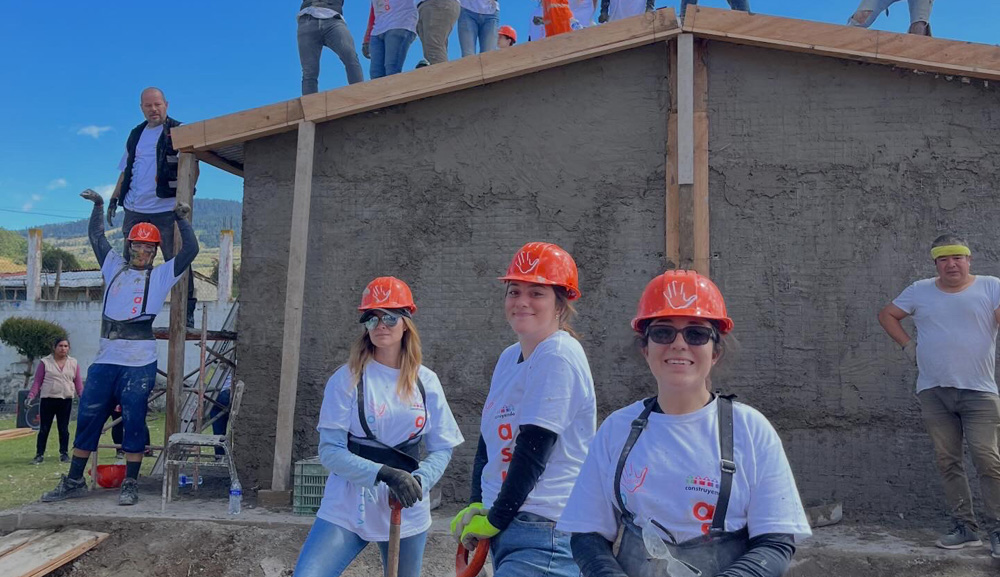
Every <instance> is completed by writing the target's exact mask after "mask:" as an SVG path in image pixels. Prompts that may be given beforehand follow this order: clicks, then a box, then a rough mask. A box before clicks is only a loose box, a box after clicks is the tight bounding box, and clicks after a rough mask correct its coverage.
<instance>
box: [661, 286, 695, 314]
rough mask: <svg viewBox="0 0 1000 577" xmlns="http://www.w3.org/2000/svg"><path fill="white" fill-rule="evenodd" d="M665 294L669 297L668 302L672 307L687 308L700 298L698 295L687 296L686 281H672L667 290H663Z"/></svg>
mask: <svg viewBox="0 0 1000 577" xmlns="http://www.w3.org/2000/svg"><path fill="white" fill-rule="evenodd" d="M663 296H664V297H666V299H667V304H668V305H670V307H671V308H675V309H686V308H688V307H690V306H691V305H693V304H694V303H695V301H697V300H698V295H691V296H687V295H686V294H685V291H684V283H678V282H677V281H671V283H670V284H669V285H667V290H665V291H663Z"/></svg>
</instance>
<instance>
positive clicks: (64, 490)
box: [42, 475, 87, 503]
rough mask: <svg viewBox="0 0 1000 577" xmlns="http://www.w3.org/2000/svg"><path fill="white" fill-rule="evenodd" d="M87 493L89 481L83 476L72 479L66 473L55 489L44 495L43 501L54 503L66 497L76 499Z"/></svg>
mask: <svg viewBox="0 0 1000 577" xmlns="http://www.w3.org/2000/svg"><path fill="white" fill-rule="evenodd" d="M86 494H87V482H86V481H84V480H83V478H82V477H81V478H79V479H70V478H69V477H67V476H66V475H63V476H62V479H60V480H59V484H58V485H56V488H55V489H52V490H51V491H49V492H48V493H46V494H44V495H42V503H54V502H56V501H64V500H66V499H75V498H77V497H83V496H84V495H86Z"/></svg>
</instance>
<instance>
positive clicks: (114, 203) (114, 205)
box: [81, 188, 118, 228]
mask: <svg viewBox="0 0 1000 577" xmlns="http://www.w3.org/2000/svg"><path fill="white" fill-rule="evenodd" d="M87 190H90V189H89V188H88V189H87ZM91 192H93V191H91ZM94 194H97V193H96V192H95V193H94ZM81 196H82V195H81ZM97 196H100V195H99V194H98V195H97ZM94 202H97V201H94ZM101 202H104V199H101ZM116 212H118V199H117V198H113V197H112V199H111V200H109V201H108V227H109V228H110V227H112V226H114V223H113V222H112V221H113V220H114V219H115V213H116Z"/></svg>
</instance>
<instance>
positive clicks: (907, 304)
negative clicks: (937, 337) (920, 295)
mask: <svg viewBox="0 0 1000 577" xmlns="http://www.w3.org/2000/svg"><path fill="white" fill-rule="evenodd" d="M914 293H916V289H915V288H914V285H912V284H911V285H910V286H908V287H906V288H905V289H903V292H901V293H899V296H898V297H896V298H895V299H894V300H893V301H892V304H894V305H896V306H897V307H899V309H900V310H902V311H903V312H904V313H906V314H908V315H912V314H913V311H914V310H916V308H917V306H916V305H917V303H916V302H915V300H914V296H915V294H914Z"/></svg>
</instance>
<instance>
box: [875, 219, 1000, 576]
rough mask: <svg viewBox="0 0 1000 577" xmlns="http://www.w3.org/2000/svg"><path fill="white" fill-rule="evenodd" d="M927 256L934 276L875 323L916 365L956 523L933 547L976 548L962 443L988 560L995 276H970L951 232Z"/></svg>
mask: <svg viewBox="0 0 1000 577" xmlns="http://www.w3.org/2000/svg"><path fill="white" fill-rule="evenodd" d="M931 259H932V260H933V261H934V266H935V267H936V268H937V277H935V278H929V279H924V280H918V281H917V282H915V283H913V284H911V285H910V286H908V287H906V289H905V290H904V291H903V292H902V293H900V295H899V296H898V297H896V299H895V300H893V301H892V303H890V304H888V305H886V306H885V308H883V309H882V311H881V312H880V313H879V315H878V320H879V323H880V324H881V325H882V328H883V329H885V332H886V333H888V334H889V336H890V337H892V339H893V340H894V341H896V343H898V344H899V346H900V347H902V350H903V352H904V353H905V355H906V358H907V359H909V361H910V362H912V363H915V364H916V365H917V398H918V399H919V400H920V411H921V414H922V415H923V419H924V425H925V426H926V427H927V432H928V434H929V435H930V438H931V441H932V442H933V443H934V452H935V454H936V455H937V466H938V469H939V471H940V473H941V478H942V482H943V484H944V492H945V499H946V501H947V504H948V508H949V510H950V513H951V515H952V516H953V517H954V520H955V526H954V528H953V529H952V530H951V531H950V532H948V533H947V534H945V535H942V536H941V538H940V539H938V540H937V543H936V544H937V546H938V547H941V548H944V549H961V548H962V547H969V546H980V545H982V541H981V540H980V539H979V534H978V532H979V524H978V522H977V521H976V515H975V513H974V512H973V510H972V494H971V492H970V490H969V481H968V478H967V477H966V474H965V466H964V462H963V455H962V441H963V438H964V439H965V440H966V442H967V443H968V447H969V453H970V454H971V455H972V462H973V463H974V464H975V466H976V471H977V472H978V473H979V483H980V486H981V488H982V493H983V504H984V507H983V508H984V509H985V513H986V518H987V520H988V523H989V527H988V530H989V536H990V548H991V550H992V555H993V557H994V558H998V559H1000V451H998V449H997V431H998V427H1000V397H998V396H997V384H996V378H995V376H994V368H995V367H994V365H995V362H996V342H997V327H998V326H1000V279H998V278H996V277H992V276H983V275H971V274H969V264H970V262H971V261H972V251H970V250H969V245H968V243H966V242H965V241H964V240H963V239H961V238H959V237H957V236H955V235H953V234H945V235H942V236H939V237H938V238H937V239H936V240H935V241H934V243H933V244H932V245H931ZM907 316H912V317H913V323H914V325H915V326H916V329H917V332H916V337H911V336H910V335H909V334H908V333H907V332H906V330H905V329H904V328H903V326H902V324H901V323H900V321H901V320H903V319H904V318H906V317H907Z"/></svg>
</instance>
